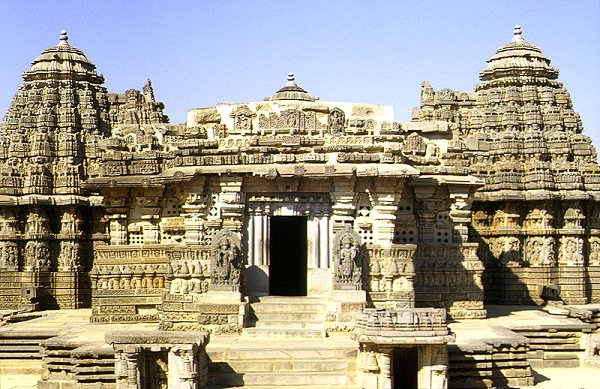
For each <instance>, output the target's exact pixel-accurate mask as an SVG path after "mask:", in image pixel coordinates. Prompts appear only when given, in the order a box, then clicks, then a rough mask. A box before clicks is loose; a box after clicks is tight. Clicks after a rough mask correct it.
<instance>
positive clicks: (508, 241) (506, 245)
mask: <svg viewBox="0 0 600 389" xmlns="http://www.w3.org/2000/svg"><path fill="white" fill-rule="evenodd" d="M503 240H504V242H503V243H502V248H501V250H502V251H501V253H500V262H502V263H504V264H507V263H511V264H518V263H520V262H521V242H520V241H519V238H517V237H514V236H509V237H505V238H504V239H503Z"/></svg>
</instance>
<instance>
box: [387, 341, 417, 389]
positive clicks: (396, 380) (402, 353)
mask: <svg viewBox="0 0 600 389" xmlns="http://www.w3.org/2000/svg"><path fill="white" fill-rule="evenodd" d="M418 360H419V357H418V349H417V348H416V347H410V348H408V347H407V348H396V349H394V352H393V354H392V382H393V388H394V389H417V388H418V386H417V372H418V366H419V365H418V362H419V361H418Z"/></svg>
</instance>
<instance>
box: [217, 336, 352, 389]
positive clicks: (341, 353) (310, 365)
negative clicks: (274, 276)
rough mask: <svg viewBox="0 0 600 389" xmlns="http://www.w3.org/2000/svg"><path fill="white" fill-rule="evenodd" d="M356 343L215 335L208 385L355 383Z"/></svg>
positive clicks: (261, 388) (342, 386)
mask: <svg viewBox="0 0 600 389" xmlns="http://www.w3.org/2000/svg"><path fill="white" fill-rule="evenodd" d="M357 349H358V346H357V344H356V343H355V342H353V341H351V340H350V339H347V338H341V337H340V338H339V339H337V338H323V339H319V340H316V339H307V338H302V339H290V338H280V339H271V340H265V339H264V338H258V337H255V336H251V337H240V338H233V337H232V338H231V339H230V340H227V339H225V337H222V338H213V339H212V340H211V342H210V343H209V345H208V347H207V354H208V357H209V365H208V383H209V388H210V389H216V388H230V387H240V386H243V387H245V388H252V389H267V388H270V389H273V388H285V387H289V388H292V387H293V388H314V389H319V388H323V389H324V388H331V389H349V388H356V384H355V380H356V378H355V377H356V358H357Z"/></svg>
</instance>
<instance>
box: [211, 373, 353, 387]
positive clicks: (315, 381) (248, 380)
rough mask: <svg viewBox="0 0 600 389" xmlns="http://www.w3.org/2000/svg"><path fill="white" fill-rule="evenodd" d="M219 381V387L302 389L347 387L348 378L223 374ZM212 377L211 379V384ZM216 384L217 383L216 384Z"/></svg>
mask: <svg viewBox="0 0 600 389" xmlns="http://www.w3.org/2000/svg"><path fill="white" fill-rule="evenodd" d="M215 378H216V379H218V384H219V386H222V387H227V386H228V385H229V386H244V387H249V386H250V387H252V386H254V385H260V386H266V387H269V386H271V387H273V386H276V387H286V386H287V387H294V388H297V387H301V386H310V387H311V388H314V387H315V385H327V386H329V385H347V384H348V377H347V376H346V374H344V373H341V374H340V373H315V372H309V373H304V372H301V373H294V372H281V373H244V374H240V373H222V374H218V376H216V377H215ZM210 382H211V377H209V383H210ZM215 384H216V382H215Z"/></svg>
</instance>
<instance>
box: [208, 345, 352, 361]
mask: <svg viewBox="0 0 600 389" xmlns="http://www.w3.org/2000/svg"><path fill="white" fill-rule="evenodd" d="M294 343H296V344H295V345H289V344H284V345H278V344H277V343H276V342H274V343H273V344H272V345H271V346H270V348H265V347H264V345H262V346H261V347H244V346H238V347H218V346H217V347H215V346H214V345H211V344H210V343H209V345H208V347H207V349H206V352H207V353H208V355H209V357H210V359H211V360H212V361H215V362H216V361H232V360H289V359H300V360H302V359H312V360H317V359H355V358H356V355H357V353H358V351H357V350H358V346H355V347H343V346H340V347H336V346H333V347H332V346H330V347H327V346H322V347H319V346H316V345H315V346H312V347H311V346H308V347H307V346H306V345H304V346H303V345H302V344H298V343H300V342H294Z"/></svg>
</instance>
